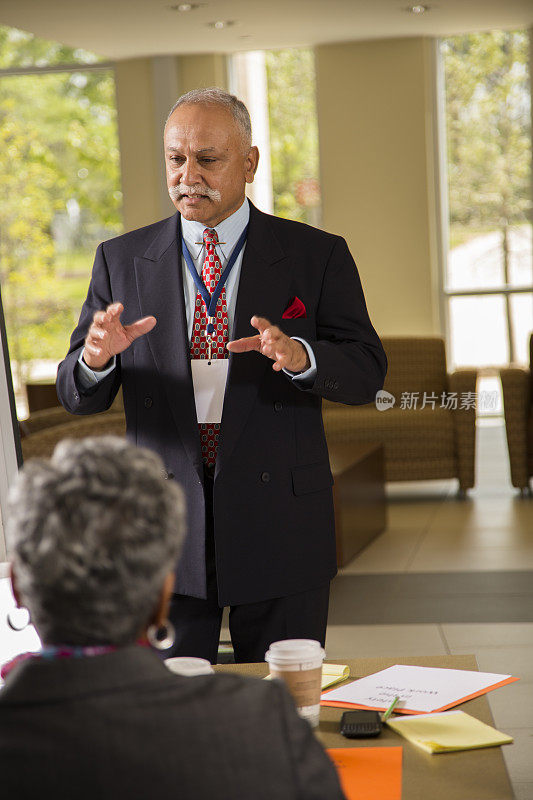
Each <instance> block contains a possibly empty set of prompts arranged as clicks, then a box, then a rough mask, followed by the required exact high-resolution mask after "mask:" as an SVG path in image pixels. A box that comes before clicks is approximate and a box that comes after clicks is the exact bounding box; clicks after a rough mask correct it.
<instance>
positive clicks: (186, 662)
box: [165, 656, 215, 677]
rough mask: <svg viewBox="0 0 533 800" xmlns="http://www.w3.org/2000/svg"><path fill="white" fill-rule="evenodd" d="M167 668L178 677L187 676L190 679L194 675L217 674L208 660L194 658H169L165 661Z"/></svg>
mask: <svg viewBox="0 0 533 800" xmlns="http://www.w3.org/2000/svg"><path fill="white" fill-rule="evenodd" d="M165 667H167V668H168V669H169V670H170V671H171V672H174V673H175V674H176V675H187V676H188V677H192V676H194V675H211V674H214V672H215V670H214V669H213V667H212V666H211V664H210V663H209V661H208V660H207V659H206V658H193V657H192V656H177V657H176V658H167V659H166V660H165Z"/></svg>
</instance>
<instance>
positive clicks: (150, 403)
mask: <svg viewBox="0 0 533 800" xmlns="http://www.w3.org/2000/svg"><path fill="white" fill-rule="evenodd" d="M153 404H154V401H153V400H152V398H151V397H145V398H144V407H145V408H152V406H153Z"/></svg>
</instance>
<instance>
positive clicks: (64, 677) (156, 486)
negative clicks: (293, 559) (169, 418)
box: [0, 437, 343, 800]
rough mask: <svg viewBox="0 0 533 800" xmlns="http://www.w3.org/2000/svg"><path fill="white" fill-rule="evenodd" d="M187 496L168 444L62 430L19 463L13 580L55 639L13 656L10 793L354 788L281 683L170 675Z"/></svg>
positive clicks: (263, 794) (42, 630)
mask: <svg viewBox="0 0 533 800" xmlns="http://www.w3.org/2000/svg"><path fill="white" fill-rule="evenodd" d="M183 506H184V503H183V494H182V491H181V489H180V488H179V486H178V485H176V484H175V483H174V482H173V481H166V480H164V479H163V477H162V463H161V462H160V460H159V458H158V457H157V456H155V455H154V454H152V453H150V452H149V451H147V450H140V449H136V448H134V447H133V446H132V445H130V444H127V443H126V441H123V440H120V439H115V438H112V437H108V438H98V439H96V438H94V439H85V440H79V441H65V442H62V443H61V444H59V445H58V446H57V447H56V449H55V452H54V455H53V456H52V458H51V460H49V461H44V460H36V461H30V462H28V463H27V464H26V465H25V466H24V468H23V469H22V470H21V473H20V475H19V477H18V479H17V483H16V485H15V487H14V489H13V491H12V493H11V498H10V514H9V520H8V526H7V533H8V541H9V542H10V544H11V548H12V557H13V563H12V584H13V591H14V595H15V599H16V601H17V604H18V605H19V606H25V607H26V608H27V609H28V610H29V612H30V615H31V619H32V621H33V623H34V625H35V627H36V629H37V631H38V633H39V635H40V637H41V640H42V642H43V650H42V652H41V653H37V654H35V653H33V654H26V655H23V656H19V657H18V658H17V659H15V660H14V662H11V664H8V665H7V666H6V665H5V666H4V670H3V672H4V676H5V684H4V686H3V687H2V689H0V786H1V787H2V792H1V794H2V797H4V796H5V797H6V798H7V797H16V798H17V800H26V799H28V800H29V799H30V798H31V800H34V798H35V797H38V796H42V797H46V798H48V797H57V798H67V797H69V798H71V797H72V798H76V800H84V799H85V798H87V799H88V798H90V799H91V800H106V799H107V798H113V800H116V798H128V800H135V799H136V798H139V800H141V798H142V799H143V800H152V798H156V797H161V798H172V797H175V798H179V800H204V798H205V800H208V799H209V800H211V798H214V797H216V798H217V800H248V798H254V800H261V799H262V798H264V799H265V800H284V799H285V798H287V800H289V799H290V800H296V799H297V798H298V800H305V799H306V798H309V800H315V799H316V800H328V798H336V799H337V798H339V799H340V798H342V797H343V794H342V791H341V789H340V785H339V782H338V779H337V776H336V772H335V769H334V767H333V765H332V764H331V762H330V761H329V759H328V757H327V755H326V754H325V752H324V750H323V749H322V747H321V746H320V744H319V743H318V741H317V740H316V739H315V737H314V735H313V733H312V731H311V729H310V727H309V725H308V723H307V722H305V721H304V720H301V719H300V718H299V717H298V715H297V713H296V710H295V708H294V705H293V703H292V700H291V698H290V696H289V695H288V694H287V692H286V690H285V689H284V687H283V686H282V685H281V684H279V683H278V682H277V681H273V682H269V681H260V680H257V679H253V678H243V677H241V676H239V675H233V674H217V675H202V676H198V677H181V676H178V675H174V674H172V673H171V672H170V671H169V670H168V669H167V668H166V667H165V665H164V662H163V661H162V660H161V659H160V658H159V656H158V655H157V654H156V652H155V651H153V650H152V649H151V648H150V646H149V645H148V642H147V637H148V639H149V640H151V641H152V642H154V643H156V644H157V643H158V636H157V631H158V629H159V628H161V629H163V628H164V623H165V621H166V613H167V608H168V602H169V597H170V593H171V591H172V583H173V569H174V565H175V562H176V560H177V558H178V556H179V553H180V550H181V546H182V542H183V538H184V507H183ZM167 636H168V637H169V638H171V629H170V628H167ZM159 638H160V637H159Z"/></svg>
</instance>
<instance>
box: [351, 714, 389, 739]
mask: <svg viewBox="0 0 533 800" xmlns="http://www.w3.org/2000/svg"><path fill="white" fill-rule="evenodd" d="M382 728H383V723H382V721H381V714H380V713H379V712H378V711H345V712H344V714H343V715H342V718H341V733H342V735H343V736H346V738H347V739H367V738H370V737H372V736H379V734H380V733H381V729H382Z"/></svg>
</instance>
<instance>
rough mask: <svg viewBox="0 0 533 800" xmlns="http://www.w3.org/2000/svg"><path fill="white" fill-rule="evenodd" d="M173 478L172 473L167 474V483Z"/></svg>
mask: <svg viewBox="0 0 533 800" xmlns="http://www.w3.org/2000/svg"><path fill="white" fill-rule="evenodd" d="M173 477H174V473H173V472H169V473H167V478H168V480H169V481H171V480H172V479H173Z"/></svg>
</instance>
